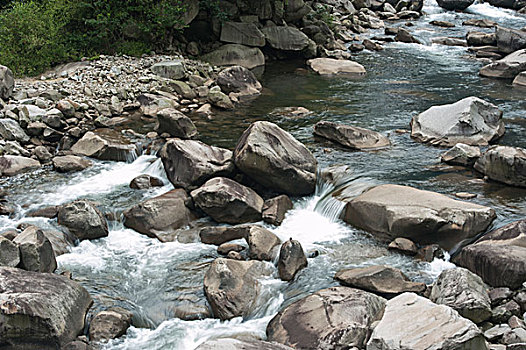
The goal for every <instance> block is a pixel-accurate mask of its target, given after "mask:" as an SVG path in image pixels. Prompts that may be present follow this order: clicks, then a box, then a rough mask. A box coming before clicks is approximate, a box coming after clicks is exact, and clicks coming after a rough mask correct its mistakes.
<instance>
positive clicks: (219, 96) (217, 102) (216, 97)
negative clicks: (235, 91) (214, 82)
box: [207, 86, 234, 109]
mask: <svg viewBox="0 0 526 350" xmlns="http://www.w3.org/2000/svg"><path fill="white" fill-rule="evenodd" d="M207 97H208V101H209V102H210V103H211V104H212V105H213V106H215V107H218V108H221V109H234V103H233V102H232V100H231V99H230V97H228V95H227V94H225V93H223V92H222V91H221V88H220V87H219V86H214V87H213V88H211V89H210V91H209V92H208V96H207Z"/></svg>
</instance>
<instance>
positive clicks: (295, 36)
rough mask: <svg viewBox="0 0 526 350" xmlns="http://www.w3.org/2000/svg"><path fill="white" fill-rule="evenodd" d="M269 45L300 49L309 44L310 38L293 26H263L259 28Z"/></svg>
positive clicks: (278, 47)
mask: <svg viewBox="0 0 526 350" xmlns="http://www.w3.org/2000/svg"><path fill="white" fill-rule="evenodd" d="M261 31H262V32H263V34H264V35H265V39H267V43H268V45H269V46H270V47H272V48H273V49H276V50H284V51H302V50H303V49H305V48H307V46H309V44H310V39H309V37H308V36H307V35H305V34H304V33H303V32H302V31H301V30H299V29H298V28H294V27H283V26H274V27H265V28H263V29H262V30H261Z"/></svg>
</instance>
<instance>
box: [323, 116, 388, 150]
mask: <svg viewBox="0 0 526 350" xmlns="http://www.w3.org/2000/svg"><path fill="white" fill-rule="evenodd" d="M314 134H315V135H318V136H321V137H324V138H326V139H329V140H331V141H335V142H337V143H339V144H340V145H342V146H345V147H349V148H351V149H357V150H370V149H379V148H386V147H389V146H390V145H391V142H389V139H388V138H387V137H385V136H384V135H382V134H380V133H379V132H376V131H372V130H367V129H364V128H359V127H356V126H351V125H344V124H337V123H333V122H327V121H320V122H318V123H316V125H314Z"/></svg>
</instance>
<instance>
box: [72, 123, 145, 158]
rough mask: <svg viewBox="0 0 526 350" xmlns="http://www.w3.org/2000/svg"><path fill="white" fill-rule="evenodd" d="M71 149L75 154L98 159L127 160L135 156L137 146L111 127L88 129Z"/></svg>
mask: <svg viewBox="0 0 526 350" xmlns="http://www.w3.org/2000/svg"><path fill="white" fill-rule="evenodd" d="M71 151H72V152H74V153H75V154H77V155H82V156H86V157H92V158H96V159H100V160H113V161H128V160H130V159H131V158H134V157H136V156H137V146H136V145H134V144H132V143H130V141H128V140H127V139H125V138H124V137H123V136H122V135H120V134H119V133H117V132H115V131H113V130H111V129H98V131H96V132H92V131H88V132H87V133H85V134H84V136H82V138H81V139H80V140H78V141H77V142H76V143H75V144H74V145H73V147H71Z"/></svg>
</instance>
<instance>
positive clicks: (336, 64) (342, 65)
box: [307, 57, 366, 77]
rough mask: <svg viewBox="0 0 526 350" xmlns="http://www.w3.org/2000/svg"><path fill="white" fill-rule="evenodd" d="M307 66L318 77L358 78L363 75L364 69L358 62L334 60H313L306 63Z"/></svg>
mask: <svg viewBox="0 0 526 350" xmlns="http://www.w3.org/2000/svg"><path fill="white" fill-rule="evenodd" d="M307 65H308V66H309V67H310V68H311V69H312V70H313V71H314V72H316V73H318V74H319V75H324V76H331V75H338V76H341V75H343V76H350V77H358V76H362V75H365V73H366V71H365V68H364V67H363V66H362V65H361V64H359V63H358V62H354V61H350V60H337V59H334V58H325V57H323V58H313V59H311V60H308V61H307Z"/></svg>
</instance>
